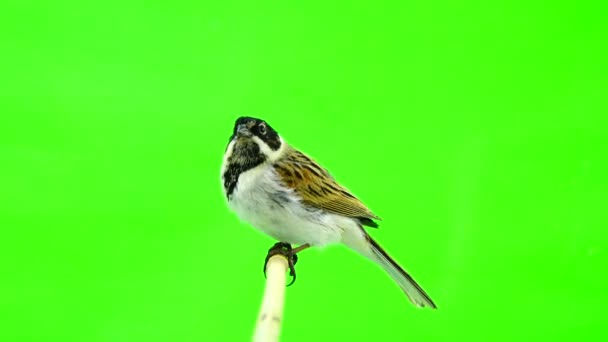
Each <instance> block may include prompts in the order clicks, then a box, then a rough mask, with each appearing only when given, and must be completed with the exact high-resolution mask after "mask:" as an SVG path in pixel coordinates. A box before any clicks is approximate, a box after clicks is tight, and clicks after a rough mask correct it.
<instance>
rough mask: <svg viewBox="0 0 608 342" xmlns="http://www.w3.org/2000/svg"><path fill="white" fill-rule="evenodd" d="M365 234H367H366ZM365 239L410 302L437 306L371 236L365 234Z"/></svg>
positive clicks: (432, 306) (418, 304) (434, 307)
mask: <svg viewBox="0 0 608 342" xmlns="http://www.w3.org/2000/svg"><path fill="white" fill-rule="evenodd" d="M366 235H367V234H366ZM367 240H368V241H369V243H370V245H371V249H372V252H373V254H374V256H375V257H376V258H375V259H376V260H377V261H378V263H379V264H380V266H382V268H383V269H384V270H386V271H387V272H388V274H389V275H390V276H391V278H393V279H394V280H395V281H396V282H397V284H399V287H401V289H402V290H403V291H404V292H405V294H406V295H407V297H408V298H409V299H410V301H411V302H412V303H414V304H415V305H416V306H419V307H430V308H432V309H436V308H437V306H436V305H435V303H433V300H432V299H431V297H429V295H428V294H426V292H424V290H423V289H422V287H420V285H418V283H416V281H415V280H414V278H412V277H411V276H410V275H409V274H408V273H407V272H406V271H405V270H404V269H403V268H401V266H399V264H397V262H395V260H393V258H391V257H390V256H389V255H388V254H387V253H386V251H384V249H382V247H380V245H379V244H378V243H377V242H376V241H374V239H372V238H371V236H369V235H367Z"/></svg>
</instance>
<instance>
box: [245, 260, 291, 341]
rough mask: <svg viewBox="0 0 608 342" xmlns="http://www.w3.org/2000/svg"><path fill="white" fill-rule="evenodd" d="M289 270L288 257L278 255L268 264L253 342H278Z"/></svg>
mask: <svg viewBox="0 0 608 342" xmlns="http://www.w3.org/2000/svg"><path fill="white" fill-rule="evenodd" d="M288 268H289V262H288V261H287V257H286V256H284V255H281V254H276V255H273V256H272V257H270V259H268V263H267V264H266V288H265V289H264V298H263V299H262V307H261V309H260V315H259V317H258V321H257V324H256V327H255V332H254V335H253V342H276V341H278V340H279V334H280V332H281V320H282V319H283V302H284V299H285V284H286V281H285V273H286V272H287V269H288Z"/></svg>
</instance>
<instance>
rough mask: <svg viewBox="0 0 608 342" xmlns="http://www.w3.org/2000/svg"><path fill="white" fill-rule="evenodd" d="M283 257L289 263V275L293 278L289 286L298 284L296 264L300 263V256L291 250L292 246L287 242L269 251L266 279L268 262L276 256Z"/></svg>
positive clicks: (276, 245)
mask: <svg viewBox="0 0 608 342" xmlns="http://www.w3.org/2000/svg"><path fill="white" fill-rule="evenodd" d="M277 254H280V255H283V256H285V257H286V258H287V263H288V264H289V275H290V276H291V277H292V279H291V282H290V283H289V284H287V286H291V285H293V283H295V282H296V268H295V265H296V262H298V256H297V254H296V253H295V252H294V250H293V249H292V248H291V245H290V244H288V243H286V242H277V243H276V244H274V246H272V248H270V249H269V250H268V254H267V255H266V261H265V262H264V277H266V264H268V260H269V259H270V258H271V257H272V256H274V255H277Z"/></svg>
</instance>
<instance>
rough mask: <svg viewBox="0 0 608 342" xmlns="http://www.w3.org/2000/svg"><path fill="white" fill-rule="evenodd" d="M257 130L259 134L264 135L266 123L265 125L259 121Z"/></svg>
mask: <svg viewBox="0 0 608 342" xmlns="http://www.w3.org/2000/svg"><path fill="white" fill-rule="evenodd" d="M258 132H260V134H261V135H266V133H267V132H266V125H265V124H263V123H261V124H260V125H259V126H258Z"/></svg>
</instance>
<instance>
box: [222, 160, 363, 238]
mask: <svg viewBox="0 0 608 342" xmlns="http://www.w3.org/2000/svg"><path fill="white" fill-rule="evenodd" d="M228 204H229V206H230V208H231V209H232V210H234V211H235V212H236V213H237V215H238V216H239V217H240V218H241V219H242V220H243V221H246V222H248V223H250V224H251V225H253V226H254V227H255V228H257V229H259V230H261V231H262V232H264V233H266V234H268V235H270V236H271V237H273V238H275V239H276V240H278V241H282V242H287V243H291V244H294V245H301V244H305V243H308V244H310V245H326V244H329V243H335V242H339V241H340V240H341V235H342V231H343V230H344V229H345V228H347V226H351V225H352V222H350V221H352V220H351V219H348V218H345V217H342V216H338V215H334V214H331V213H327V212H325V211H323V210H319V209H312V208H309V207H308V208H307V207H304V206H303V205H302V204H301V203H300V199H299V197H298V196H297V194H295V193H294V192H293V190H291V189H289V188H286V187H285V186H283V185H282V183H281V182H280V180H279V176H278V175H277V173H276V172H275V171H274V168H272V167H271V166H270V165H269V164H266V163H265V164H263V165H260V166H258V167H256V168H253V169H251V170H248V171H246V172H243V173H242V174H241V175H240V176H239V180H238V183H237V186H236V188H235V190H234V192H233V193H232V195H231V197H230V199H229V201H228Z"/></svg>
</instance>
